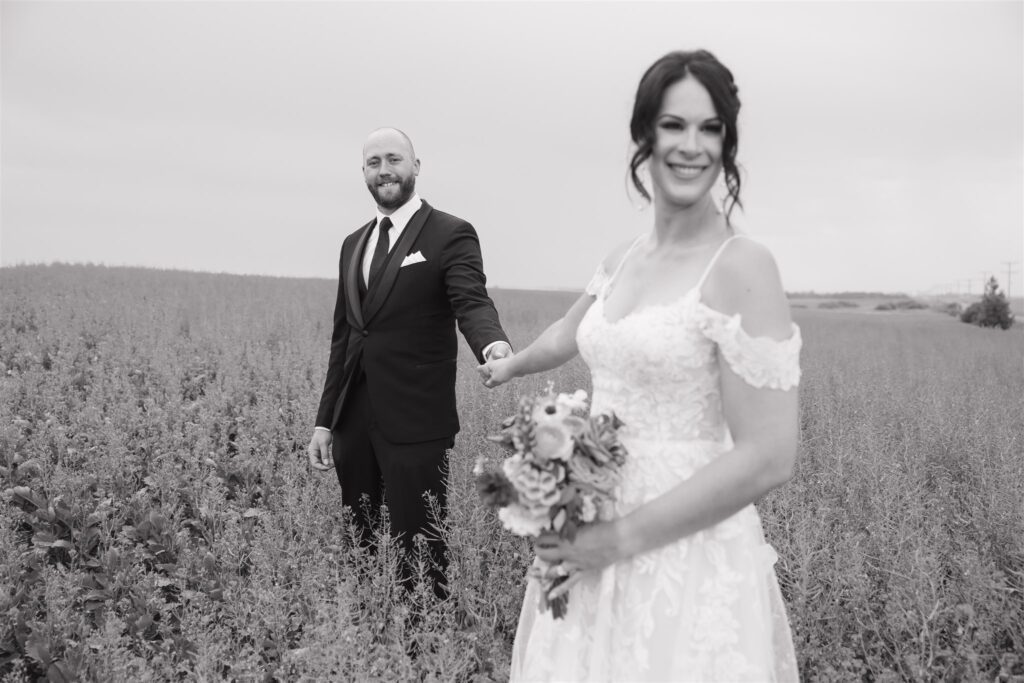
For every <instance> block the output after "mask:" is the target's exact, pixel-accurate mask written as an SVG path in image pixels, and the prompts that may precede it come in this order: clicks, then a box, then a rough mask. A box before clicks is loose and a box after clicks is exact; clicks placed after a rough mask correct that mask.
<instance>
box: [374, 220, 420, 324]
mask: <svg viewBox="0 0 1024 683" xmlns="http://www.w3.org/2000/svg"><path fill="white" fill-rule="evenodd" d="M432 210H433V209H431V208H430V205H429V204H427V203H426V202H423V206H421V207H420V210H419V211H417V212H416V213H415V214H413V217H412V218H411V219H410V220H409V223H408V224H407V225H406V226H405V230H403V231H402V236H401V237H399V238H398V244H396V245H395V249H394V251H393V252H392V254H391V257H390V259H389V260H388V264H387V266H385V268H384V272H383V273H381V274H380V277H379V278H377V282H376V283H375V284H374V286H373V289H372V290H370V291H369V292H367V293H366V301H365V302H364V303H365V305H364V306H363V320H365V321H366V322H367V323H368V322H370V320H371V319H372V318H373V316H375V315H376V314H377V311H379V310H380V307H381V306H382V305H384V301H385V300H386V299H387V298H388V294H390V293H391V288H392V287H394V285H395V280H396V279H398V269H399V268H401V267H402V261H404V260H405V257H406V256H408V255H409V249H410V248H412V245H413V244H414V243H415V242H416V238H417V237H419V235H420V232H422V231H423V226H424V225H425V224H426V222H427V218H428V217H429V216H430V212H431V211H432ZM363 241H364V242H365V241H366V240H365V237H364V238H363Z"/></svg>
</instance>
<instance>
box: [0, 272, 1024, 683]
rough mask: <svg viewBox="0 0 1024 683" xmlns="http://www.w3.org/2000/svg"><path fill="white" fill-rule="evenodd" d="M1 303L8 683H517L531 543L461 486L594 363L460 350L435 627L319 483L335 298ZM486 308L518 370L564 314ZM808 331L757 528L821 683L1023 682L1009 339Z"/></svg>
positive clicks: (847, 318)
mask: <svg viewBox="0 0 1024 683" xmlns="http://www.w3.org/2000/svg"><path fill="white" fill-rule="evenodd" d="M0 292H2V294H0V489H3V490H4V493H3V500H2V501H0V584H2V585H3V586H4V590H3V591H2V594H0V679H2V680H4V681H8V680H9V681H21V680H35V679H37V678H38V677H40V676H42V677H49V680H74V679H79V680H92V681H142V680H154V681H164V680H238V681H272V680H367V679H378V680H426V681H448V680H460V681H461V680H466V681H487V680H504V679H506V678H507V667H508V660H509V652H510V649H511V643H512V637H513V634H514V629H515V625H516V620H517V618H518V610H519V606H520V598H521V591H522V577H523V574H524V572H525V568H526V566H527V564H528V562H529V560H530V555H529V553H530V548H529V545H528V544H526V543H524V542H522V541H521V540H519V539H515V538H512V537H511V536H510V535H509V534H507V533H504V532H501V531H500V529H499V527H498V526H497V524H496V521H495V519H494V517H493V515H492V514H491V513H490V512H488V511H485V510H484V509H483V508H482V507H481V506H480V505H479V504H478V502H477V500H476V496H475V493H474V491H473V485H472V475H471V472H470V470H471V468H472V465H473V462H474V460H475V459H476V457H477V456H478V455H480V454H485V455H488V456H489V457H498V453H497V452H496V450H494V448H495V447H493V446H492V445H491V444H489V443H487V442H486V440H485V438H484V437H485V436H486V435H487V434H489V433H493V432H494V431H495V429H496V426H497V424H498V423H499V421H500V420H501V418H503V417H505V416H506V415H508V414H510V413H511V412H512V410H513V408H514V406H515V403H516V400H517V396H518V395H520V394H521V393H532V392H536V391H539V390H540V389H541V388H542V387H543V386H544V384H545V383H546V382H547V381H548V380H549V379H550V380H553V381H554V382H555V384H556V387H557V388H559V389H562V390H571V389H576V388H584V389H589V380H588V378H587V374H586V370H585V368H584V367H583V365H582V364H581V363H580V362H579V361H578V360H576V361H574V362H573V363H570V364H569V365H567V366H565V367H563V368H561V369H560V370H558V371H556V372H553V373H550V374H549V375H548V376H546V377H536V378H530V379H529V380H526V381H523V382H521V383H519V384H517V385H515V386H512V387H502V388H501V389H498V390H495V391H493V392H487V390H485V389H484V388H483V387H482V386H480V384H479V382H478V380H477V378H476V375H475V373H474V372H473V366H474V363H473V361H472V359H471V358H470V357H469V355H468V353H465V349H463V353H462V357H461V360H460V374H459V379H458V382H459V397H460V408H461V415H462V422H463V431H462V432H461V434H460V435H459V437H458V440H457V444H456V450H455V452H454V454H453V459H452V468H451V469H452V471H451V496H450V505H451V514H450V517H449V520H448V522H449V523H448V526H447V530H446V533H447V535H448V540H449V545H450V548H451V569H450V578H451V581H452V585H453V594H452V597H451V599H450V600H449V601H446V602H444V603H440V604H439V603H437V602H436V601H435V599H434V598H433V596H432V594H430V593H429V591H427V590H425V589H424V587H423V586H421V588H420V590H418V591H417V593H416V594H415V595H414V596H412V598H411V599H407V598H405V597H403V596H402V594H401V593H400V589H399V588H398V587H397V586H396V584H395V583H394V581H393V580H392V578H391V577H392V576H393V571H394V565H395V555H394V553H393V552H391V551H390V550H386V551H383V552H381V553H378V554H377V555H376V556H368V555H366V554H365V553H362V552H360V551H358V550H352V549H351V544H350V543H349V533H348V529H347V524H346V520H345V518H344V516H343V515H342V513H341V511H340V509H339V505H338V501H339V493H338V489H337V483H336V481H335V479H334V477H333V475H327V476H324V475H320V474H317V473H314V472H311V471H309V469H308V468H307V466H306V463H305V454H304V447H305V444H306V442H307V441H308V439H309V436H310V432H311V430H312V426H313V425H312V420H313V418H314V415H315V412H316V406H317V402H318V399H319V395H320V389H321V384H322V381H323V374H324V369H325V365H326V352H327V345H328V339H329V335H330V328H329V320H330V318H331V311H332V307H333V303H334V302H333V298H334V284H333V283H331V282H327V281H323V280H290V279H273V278H257V277H237V276H227V275H207V274H195V273H177V272H163V271H152V270H140V269H107V268H100V267H87V266H75V267H72V266H50V267H42V266H38V267H35V266H32V267H17V268H5V269H2V270H0ZM493 295H494V298H495V301H496V303H497V305H498V308H499V311H500V312H501V314H502V319H503V322H504V323H505V326H506V329H508V330H509V332H510V335H511V336H512V338H513V343H514V344H516V345H517V346H520V347H521V346H522V345H524V344H525V343H526V342H528V341H529V340H530V339H532V338H533V336H534V335H535V334H537V333H538V332H539V331H540V330H541V329H543V328H544V327H545V326H546V325H547V324H549V323H550V322H551V321H552V320H554V319H555V318H557V317H558V316H559V315H560V314H561V313H562V312H563V311H564V309H565V308H566V307H567V305H568V304H569V303H570V302H571V301H572V300H573V298H574V295H572V294H567V293H537V292H518V291H510V290H496V291H495V292H494V293H493ZM794 313H795V317H796V320H797V322H798V323H799V324H800V325H801V327H802V329H803V333H804V338H805V347H804V352H803V355H802V363H803V367H804V379H803V383H802V385H801V404H802V408H801V421H802V425H801V426H802V445H801V451H800V457H799V462H798V465H797V473H796V476H795V478H794V479H793V480H792V481H791V482H790V483H789V484H788V485H787V486H785V487H783V488H782V489H779V490H777V491H775V492H773V493H772V494H770V495H769V496H767V497H766V498H765V499H764V500H763V501H761V502H760V503H759V506H758V507H759V509H760V511H761V513H762V516H763V518H764V521H765V526H766V532H767V534H768V536H769V540H770V542H771V543H772V544H773V545H774V546H775V548H776V549H777V550H778V552H779V556H780V560H779V562H778V564H777V565H776V569H777V572H778V575H779V579H780V582H781V584H782V589H783V593H784V595H785V598H786V601H787V605H788V608H789V614H790V619H791V622H792V625H793V630H794V638H795V641H796V648H797V654H798V657H799V659H800V664H801V669H802V673H803V676H804V677H805V679H807V680H814V681H818V680H822V681H847V680H862V681H897V680H915V681H938V680H951V681H954V680H1001V681H1009V680H1018V681H1019V680H1024V420H1022V414H1024V413H1022V408H1024V405H1022V401H1024V399H1022V397H1024V364H1022V362H1021V360H1022V351H1024V335H1021V334H1020V333H1019V326H1018V327H1017V328H1014V329H1012V330H1010V331H1008V332H1002V331H998V330H985V329H979V328H975V327H971V326H969V325H965V324H962V323H959V322H957V321H956V320H955V319H953V318H950V317H948V316H943V315H940V314H937V313H932V312H927V311H921V312H911V313H898V312H897V313H888V314H878V315H870V316H866V315H864V314H863V313H859V312H856V311H845V310H841V309H840V310H818V309H815V308H811V307H809V308H806V309H800V308H798V309H796V310H795V311H794ZM412 644H415V649H416V654H415V656H410V650H411V649H412V648H411V645H412ZM62 677H63V678H62Z"/></svg>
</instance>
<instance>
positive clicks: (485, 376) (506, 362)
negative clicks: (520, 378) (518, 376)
mask: <svg viewBox="0 0 1024 683" xmlns="http://www.w3.org/2000/svg"><path fill="white" fill-rule="evenodd" d="M476 371H477V372H479V373H480V379H482V380H483V382H484V386H485V387H487V388H488V389H493V388H494V387H498V386H501V385H502V384H504V383H505V382H508V381H509V380H511V379H513V378H515V373H514V372H513V371H512V356H508V357H507V358H497V359H494V360H489V361H487V362H486V363H484V364H483V365H478V366H477V368H476Z"/></svg>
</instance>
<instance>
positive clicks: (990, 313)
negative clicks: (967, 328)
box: [960, 277, 1013, 330]
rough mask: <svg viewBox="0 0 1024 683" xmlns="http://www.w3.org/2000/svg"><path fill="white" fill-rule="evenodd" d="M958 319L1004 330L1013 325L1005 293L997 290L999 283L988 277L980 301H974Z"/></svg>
mask: <svg viewBox="0 0 1024 683" xmlns="http://www.w3.org/2000/svg"><path fill="white" fill-rule="evenodd" d="M960 320H962V321H963V322H965V323H972V324H974V325H979V326H981V327H1000V328H1002V329H1004V330H1007V329H1009V328H1010V326H1011V325H1013V313H1011V312H1010V302H1009V301H1008V300H1007V299H1006V294H1004V293H1003V292H1000V291H999V283H997V282H996V279H995V278H994V277H993V278H990V279H989V281H988V282H987V283H986V284H985V294H984V295H982V297H981V301H975V302H974V303H973V304H971V305H970V306H968V307H967V308H966V309H965V310H964V312H963V313H962V314H961V315H960Z"/></svg>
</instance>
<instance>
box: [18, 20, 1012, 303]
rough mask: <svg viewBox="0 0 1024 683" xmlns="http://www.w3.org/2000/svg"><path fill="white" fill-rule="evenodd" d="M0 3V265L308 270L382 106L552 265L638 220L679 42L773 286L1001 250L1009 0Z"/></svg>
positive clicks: (536, 264) (495, 222) (424, 183)
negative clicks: (707, 53) (729, 161)
mask: <svg viewBox="0 0 1024 683" xmlns="http://www.w3.org/2000/svg"><path fill="white" fill-rule="evenodd" d="M0 8H2V9H0V12H2V16H0V33H2V34H0V40H2V43H0V47H2V55H0V59H2V62H0V68H2V81H0V87H2V93H0V94H2V119H0V182H2V186H0V191H2V196H0V199H2V216H0V218H2V224H0V264H2V265H5V266H6V265H14V264H19V263H39V262H53V261H70V262H94V263H105V264H109V265H145V266H154V267H160V268H179V269H190V270H208V271H225V272H232V273H258V274H269V275H283V276H313V277H324V278H335V277H337V258H338V249H339V247H340V245H341V241H342V239H343V238H344V237H345V235H346V234H348V233H349V232H351V231H353V230H355V229H356V228H358V227H359V226H360V225H362V224H363V223H364V222H366V221H367V220H369V219H370V218H371V217H372V216H373V211H374V207H373V203H372V199H371V197H370V195H369V193H368V192H367V190H366V188H365V185H364V184H363V180H362V174H361V171H360V152H361V147H362V142H363V140H364V138H365V136H366V134H367V133H368V132H369V131H370V130H372V129H374V128H376V127H378V126H384V125H388V126H397V127H399V128H402V129H403V130H405V131H406V132H407V133H408V134H409V135H410V136H411V137H412V139H413V142H414V143H415V146H416V152H417V155H418V156H419V158H420V160H421V162H422V168H421V172H420V176H419V183H418V186H417V187H418V190H419V193H420V195H421V196H422V197H423V198H424V199H426V200H427V201H429V202H430V203H431V204H433V205H434V206H435V207H437V208H440V209H443V210H445V211H448V212H449V213H454V214H456V215H458V216H461V217H463V218H465V219H467V220H469V221H470V222H472V223H473V224H474V226H475V227H476V228H477V230H478V232H479V234H480V238H481V243H482V246H483V253H484V263H485V266H486V269H487V274H488V278H489V283H490V284H491V285H494V286H500V287H524V288H555V287H557V288H577V289H579V288H582V287H583V286H584V285H585V284H586V282H587V280H588V279H589V278H590V275H591V274H592V272H593V270H594V268H595V266H596V265H597V263H598V262H599V261H600V260H601V259H602V258H603V257H604V255H605V254H606V253H607V252H608V251H609V250H610V249H612V248H613V247H614V246H615V245H616V244H618V243H620V242H622V241H624V240H626V239H629V238H630V237H632V236H634V235H636V234H638V233H639V232H640V231H642V230H645V229H649V227H650V224H651V222H652V219H653V213H652V211H651V210H650V209H646V210H640V208H638V207H639V206H640V205H639V202H638V200H637V198H636V197H634V196H631V195H630V194H628V193H627V191H626V161H627V159H628V156H629V138H628V125H629V115H630V112H631V108H632V100H633V95H634V94H635V92H636V86H637V83H638V81H639V79H640V76H641V75H642V73H643V72H644V70H645V69H646V68H647V67H648V66H649V65H650V63H651V62H653V61H654V60H655V59H657V58H658V57H660V56H661V55H663V54H664V53H666V52H668V51H671V50H676V49H692V48H696V47H703V48H706V49H709V50H711V51H712V52H714V53H715V54H716V55H717V56H718V57H719V58H720V59H721V60H722V61H723V62H724V63H725V64H726V65H727V66H729V67H730V68H731V69H732V71H733V73H734V75H735V77H736V81H737V84H738V85H739V89H740V98H741V100H742V102H743V107H742V110H741V112H740V146H739V160H740V163H741V165H742V167H743V169H744V184H743V196H742V199H743V202H744V204H745V206H746V211H745V212H744V213H743V214H742V215H741V216H740V217H739V220H738V223H739V224H740V226H741V227H742V228H743V229H744V230H745V231H746V232H748V234H750V235H752V236H754V237H755V238H757V239H759V240H761V241H762V242H764V243H765V244H767V245H768V246H769V247H770V248H771V249H772V250H773V252H774V253H775V255H776V258H777V260H778V261H779V264H780V268H781V270H782V274H783V280H784V284H785V286H786V288H787V289H789V290H791V291H793V290H811V289H813V290H817V291H838V290H853V289H857V290H885V291H907V292H925V291H929V290H934V291H937V289H938V288H940V287H942V286H944V285H948V286H950V287H952V288H953V289H954V290H955V288H956V286H957V284H956V283H957V282H958V281H959V283H960V287H961V289H966V286H967V283H966V280H967V279H968V278H973V279H974V282H973V283H972V288H973V290H974V291H975V292H977V291H978V282H979V279H980V277H981V274H982V273H983V272H994V273H995V274H996V275H997V276H999V277H1000V279H1001V280H1003V279H1005V277H1004V276H1005V272H1006V266H1005V264H1004V262H1005V261H1016V262H1018V263H1019V262H1020V261H1021V260H1022V252H1024V49H1022V46H1024V11H1022V8H1024V3H1021V2H1019V1H1018V2H1002V3H987V2H964V3H950V2H946V3H937V2H912V3H894V2H873V3H861V2H856V3H852V2H851V3H845V2H825V3H812V2H803V3H795V2H786V3H783V2H754V3H746V2H728V3H696V2H658V3H640V2H628V3H627V2H565V3H553V2H535V3H526V2H508V3H499V2H413V3H397V2H373V3H371V2H304V3H299V2H217V3H214V2H133V3H128V2H16V1H10V0H3V2H2V4H0ZM1016 273H1017V275H1016V283H1015V286H1014V291H1013V294H1019V293H1020V292H1021V291H1022V288H1021V284H1020V283H1022V282H1024V278H1021V277H1020V266H1019V265H1018V266H1017V270H1016Z"/></svg>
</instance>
